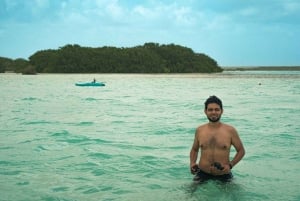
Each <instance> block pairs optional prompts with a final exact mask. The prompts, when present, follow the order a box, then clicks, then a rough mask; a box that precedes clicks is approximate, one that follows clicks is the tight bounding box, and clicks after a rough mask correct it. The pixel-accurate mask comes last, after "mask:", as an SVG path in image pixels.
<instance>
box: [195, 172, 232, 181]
mask: <svg viewBox="0 0 300 201" xmlns="http://www.w3.org/2000/svg"><path fill="white" fill-rule="evenodd" d="M232 178H233V175H232V173H231V172H230V173H228V174H223V175H212V174H209V173H206V172H204V171H202V170H199V171H198V172H197V174H196V176H195V177H194V179H193V180H194V181H196V182H205V181H207V180H210V179H211V180H218V181H222V182H229V181H231V179H232Z"/></svg>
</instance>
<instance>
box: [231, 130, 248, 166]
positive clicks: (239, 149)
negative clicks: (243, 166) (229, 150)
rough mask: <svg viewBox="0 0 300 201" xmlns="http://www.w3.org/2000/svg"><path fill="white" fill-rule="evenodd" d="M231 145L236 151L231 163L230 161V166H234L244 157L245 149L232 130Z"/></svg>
mask: <svg viewBox="0 0 300 201" xmlns="http://www.w3.org/2000/svg"><path fill="white" fill-rule="evenodd" d="M232 145H233V147H234V148H235V150H236V154H235V156H234V158H233V159H232V161H230V164H231V166H232V167H233V166H235V165H236V164H237V163H238V162H239V161H240V160H242V158H243V157H244V155H245V148H244V145H243V143H242V141H241V139H240V137H239V135H238V133H237V131H236V130H235V129H234V128H233V132H232Z"/></svg>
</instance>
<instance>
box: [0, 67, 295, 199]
mask: <svg viewBox="0 0 300 201" xmlns="http://www.w3.org/2000/svg"><path fill="white" fill-rule="evenodd" d="M94 77H95V78H96V79H97V81H104V82H105V83H106V86H105V87H76V86H75V85H74V84H75V82H79V81H90V80H92V79H93V78H94ZM0 94H1V96H0V97H1V99H0V100H1V108H0V118H1V121H0V200H1V201H2V200H3V201H4V200H5V201H7V200H12V201H16V200H45V201H53V200H64V201H70V200H80V201H85V200H89V201H90V200H92V201H93V200H95V201H96V200H107V201H108V200H110V201H112V200H122V201H123V200H128V201H134V200H142V201H150V200H151V201H152V200H153V201H157V200H160V201H162V200H165V201H169V200H170V201H182V200H187V201H194V200H238V201H244V200H247V201H248V200H300V193H299V189H300V185H299V179H300V174H299V167H300V162H299V161H300V160H299V159H300V146H299V136H300V134H299V133H300V123H299V119H300V105H299V100H300V73H299V72H280V73H278V72H229V71H227V72H224V73H221V74H213V75H207V74H202V75H201V74H184V75H182V74H175V75H132V74H128V75H123V74H121V75H113V74H93V75H89V74H84V75H83V74H75V75H71V74H67V75H64V74H56V75H52V74H45V75H35V76H31V75H28V76H24V75H19V74H0ZM213 94H214V95H217V96H219V97H220V98H221V99H222V100H223V104H224V114H223V117H222V120H223V121H224V122H226V123H229V124H232V125H234V126H235V127H236V128H237V130H238V131H239V134H240V137H241V139H242V141H243V142H244V146H245V148H246V155H245V157H244V159H243V160H242V161H241V162H240V163H239V164H238V165H237V166H235V167H234V169H233V174H234V176H235V179H234V181H233V182H231V183H229V184H220V183H217V182H215V181H210V182H208V183H206V184H203V185H201V186H195V185H193V184H192V175H191V174H190V173H189V151H190V147H191V145H192V141H193V137H194V130H195V128H196V127H197V126H198V125H199V124H202V123H205V122H206V121H207V120H206V117H205V116H204V114H203V102H204V101H205V99H206V98H207V97H208V96H209V95H213ZM233 154H234V152H232V156H233Z"/></svg>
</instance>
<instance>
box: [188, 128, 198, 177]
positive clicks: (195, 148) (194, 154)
mask: <svg viewBox="0 0 300 201" xmlns="http://www.w3.org/2000/svg"><path fill="white" fill-rule="evenodd" d="M198 152H199V142H198V137H197V130H196V132H195V138H194V142H193V146H192V148H191V151H190V169H191V173H192V174H195V173H196V170H197V169H196V168H195V166H197V158H198Z"/></svg>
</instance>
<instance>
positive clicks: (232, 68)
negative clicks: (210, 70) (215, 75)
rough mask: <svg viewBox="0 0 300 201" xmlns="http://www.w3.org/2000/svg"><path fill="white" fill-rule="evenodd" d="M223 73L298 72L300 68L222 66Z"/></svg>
mask: <svg viewBox="0 0 300 201" xmlns="http://www.w3.org/2000/svg"><path fill="white" fill-rule="evenodd" d="M222 69H223V70H224V71H300V66H236V67H235V66H226V67H225V66H222Z"/></svg>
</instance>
